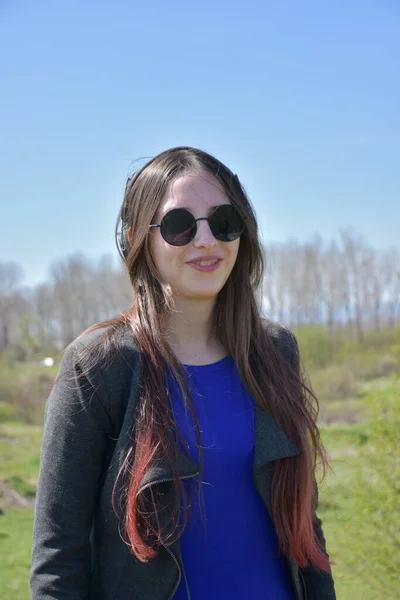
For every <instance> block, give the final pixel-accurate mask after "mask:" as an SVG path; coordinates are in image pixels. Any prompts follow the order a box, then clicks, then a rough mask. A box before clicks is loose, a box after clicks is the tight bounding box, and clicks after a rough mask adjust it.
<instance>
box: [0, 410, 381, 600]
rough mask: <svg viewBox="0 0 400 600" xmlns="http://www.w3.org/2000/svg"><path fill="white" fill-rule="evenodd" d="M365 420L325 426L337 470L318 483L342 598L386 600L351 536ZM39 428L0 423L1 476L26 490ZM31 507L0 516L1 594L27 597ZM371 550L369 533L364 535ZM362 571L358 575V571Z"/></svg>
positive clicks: (12, 599)
mask: <svg viewBox="0 0 400 600" xmlns="http://www.w3.org/2000/svg"><path fill="white" fill-rule="evenodd" d="M366 428H367V425H366V424H364V423H356V424H335V425H329V426H324V427H323V428H322V438H323V441H324V443H325V445H326V446H327V448H328V451H329V453H330V455H331V459H332V465H333V470H334V472H332V473H329V474H328V476H327V479H326V480H325V482H324V483H323V484H321V485H320V511H319V514H320V517H321V518H322V520H323V524H324V531H325V535H326V538H327V541H328V548H329V551H330V553H331V556H332V558H333V559H334V560H335V562H336V563H337V564H336V566H335V567H334V576H335V580H336V587H337V596H338V599H340V600H381V598H382V600H383V597H382V596H380V595H379V592H378V591H377V590H375V589H374V588H373V587H372V584H373V582H371V581H368V579H365V574H364V575H361V574H362V573H364V571H365V568H364V567H365V565H364V564H362V562H360V563H358V562H357V560H355V558H354V556H353V554H352V549H351V545H349V539H350V537H351V536H353V535H356V534H357V535H358V534H359V533H360V532H354V531H353V529H352V501H351V500H352V498H351V493H352V481H353V479H354V477H355V474H356V472H357V469H358V468H359V458H358V451H359V448H360V443H362V441H363V439H364V438H365V435H366ZM40 439H41V428H40V427H38V426H32V425H28V424H26V425H23V424H20V423H12V422H9V423H3V424H1V425H0V451H1V455H2V457H3V462H2V472H1V476H0V478H1V479H2V480H3V482H4V481H10V478H14V479H13V482H14V485H15V482H16V487H17V488H18V486H19V489H20V492H21V495H24V494H25V495H26V493H27V491H28V497H29V490H30V489H31V488H32V487H34V485H35V482H36V477H37V469H38V464H39V447H40ZM32 518H33V509H32V507H25V508H15V507H13V508H6V509H5V512H4V514H3V515H1V516H0V581H1V584H0V598H1V599H2V600H3V599H4V600H27V599H28V598H29V597H30V596H29V588H28V578H29V568H30V549H31V531H32ZM364 543H365V554H366V555H367V554H368V536H366V539H365V542H364ZM357 573H359V574H357Z"/></svg>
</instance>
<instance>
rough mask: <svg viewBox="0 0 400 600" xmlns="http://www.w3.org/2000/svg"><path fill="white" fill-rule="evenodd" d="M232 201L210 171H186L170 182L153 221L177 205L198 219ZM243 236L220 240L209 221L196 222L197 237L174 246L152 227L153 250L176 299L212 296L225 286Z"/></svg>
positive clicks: (156, 228)
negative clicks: (226, 240)
mask: <svg viewBox="0 0 400 600" xmlns="http://www.w3.org/2000/svg"><path fill="white" fill-rule="evenodd" d="M221 204H230V201H229V199H228V198H227V196H226V194H225V192H224V191H223V189H222V187H221V186H220V184H219V183H218V181H217V180H216V179H214V177H213V176H212V175H211V174H210V173H209V172H207V171H196V172H187V173H183V174H182V175H181V176H179V177H177V178H176V179H174V180H173V181H171V183H170V184H169V185H168V187H167V189H166V192H165V194H164V197H163V199H162V202H161V204H160V207H159V209H158V211H157V214H156V216H155V218H154V220H153V223H155V224H159V223H161V219H162V218H163V216H164V215H165V214H166V213H167V212H169V211H170V210H172V209H174V208H186V209H187V210H188V211H189V212H191V213H192V215H193V216H194V217H195V218H196V219H199V218H201V217H207V216H208V215H209V214H210V213H211V212H212V211H213V210H214V209H215V207H217V206H220V205H221ZM239 244H240V238H237V239H236V240H234V241H232V242H220V241H219V240H217V239H216V238H215V237H214V236H213V234H212V232H211V230H210V227H209V225H208V221H198V222H197V233H196V236H195V238H194V239H193V240H192V241H191V242H190V243H189V244H187V245H186V246H171V245H170V244H168V243H167V242H166V241H165V240H164V239H163V237H162V235H161V232H160V228H159V227H154V228H152V229H151V230H150V251H151V253H152V257H153V260H154V263H155V265H156V267H157V269H158V272H159V274H160V277H161V280H162V281H163V282H164V283H166V284H169V286H170V287H171V290H172V294H173V296H174V297H175V298H177V297H178V296H184V297H185V298H188V299H193V300H201V299H213V298H215V297H216V296H217V295H218V293H219V292H220V290H221V289H222V288H223V286H224V284H225V282H226V281H227V279H228V277H229V275H230V274H231V271H232V269H233V267H234V265H235V262H236V258H237V255H238V250H239Z"/></svg>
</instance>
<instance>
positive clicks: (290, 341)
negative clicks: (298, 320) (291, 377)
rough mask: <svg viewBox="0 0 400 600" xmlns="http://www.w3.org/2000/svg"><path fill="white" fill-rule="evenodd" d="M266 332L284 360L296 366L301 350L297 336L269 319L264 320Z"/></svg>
mask: <svg viewBox="0 0 400 600" xmlns="http://www.w3.org/2000/svg"><path fill="white" fill-rule="evenodd" d="M262 324H263V328H264V331H265V332H266V334H267V336H268V337H269V339H270V340H271V342H272V343H273V345H274V346H275V348H276V349H277V350H279V352H280V353H281V354H282V355H283V356H284V358H285V359H286V360H287V361H288V362H289V363H291V364H292V365H293V366H296V365H297V363H298V360H299V348H298V343H297V339H296V336H295V335H294V333H293V332H292V331H291V330H290V329H289V328H288V327H285V326H284V325H281V324H280V323H277V322H276V321H270V320H269V319H262Z"/></svg>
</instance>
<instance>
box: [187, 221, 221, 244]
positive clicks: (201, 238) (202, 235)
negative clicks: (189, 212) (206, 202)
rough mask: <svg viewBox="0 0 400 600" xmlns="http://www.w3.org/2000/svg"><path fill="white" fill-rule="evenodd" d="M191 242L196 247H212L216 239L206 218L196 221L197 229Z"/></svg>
mask: <svg viewBox="0 0 400 600" xmlns="http://www.w3.org/2000/svg"><path fill="white" fill-rule="evenodd" d="M193 243H194V245H195V246H196V247H206V248H212V247H213V246H216V244H217V243H218V241H217V240H216V238H215V237H214V236H213V233H212V231H211V229H210V226H209V224H208V221H207V219H201V220H199V221H197V231H196V235H195V238H194V240H193Z"/></svg>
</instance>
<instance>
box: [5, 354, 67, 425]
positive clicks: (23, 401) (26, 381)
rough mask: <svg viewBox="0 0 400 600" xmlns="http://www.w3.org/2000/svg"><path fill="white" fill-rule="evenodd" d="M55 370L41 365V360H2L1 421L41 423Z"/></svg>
mask: <svg viewBox="0 0 400 600" xmlns="http://www.w3.org/2000/svg"><path fill="white" fill-rule="evenodd" d="M55 369H56V367H55V368H52V369H48V368H44V367H41V366H40V364H39V362H38V361H37V362H22V363H19V362H15V361H10V360H9V358H7V360H4V359H3V360H2V361H1V363H0V421H9V420H20V421H23V422H25V423H41V422H42V420H43V406H44V403H45V401H46V398H47V397H48V395H49V393H50V389H51V386H52V385H53V381H54V377H55Z"/></svg>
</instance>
